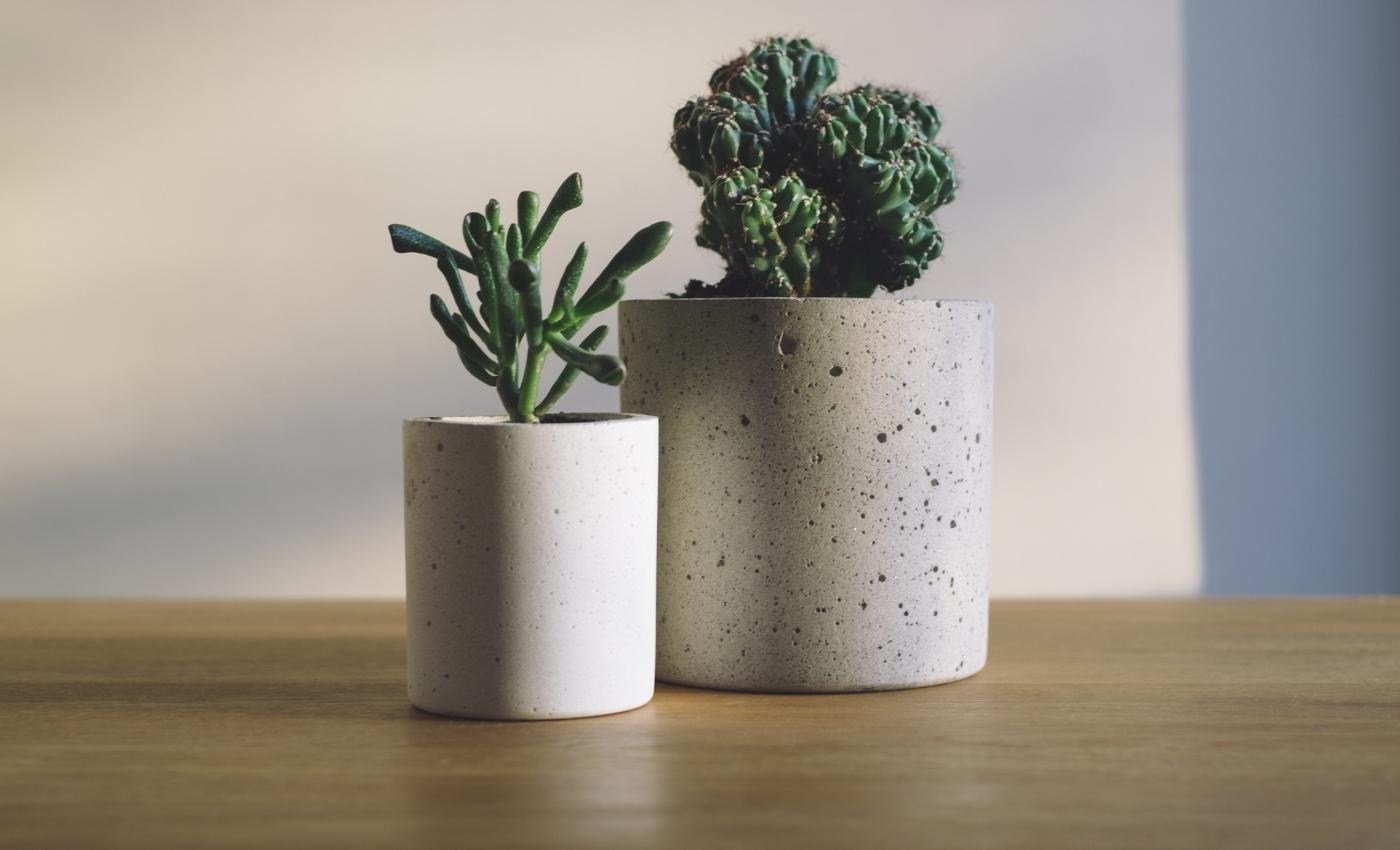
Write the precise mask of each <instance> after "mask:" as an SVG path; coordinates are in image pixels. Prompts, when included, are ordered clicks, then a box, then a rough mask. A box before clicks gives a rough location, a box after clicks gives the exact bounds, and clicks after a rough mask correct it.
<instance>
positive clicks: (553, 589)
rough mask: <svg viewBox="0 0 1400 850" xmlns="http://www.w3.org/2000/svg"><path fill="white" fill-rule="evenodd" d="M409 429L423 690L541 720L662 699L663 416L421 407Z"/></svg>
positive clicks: (414, 695)
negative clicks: (459, 412)
mask: <svg viewBox="0 0 1400 850" xmlns="http://www.w3.org/2000/svg"><path fill="white" fill-rule="evenodd" d="M403 442H404V536H405V544H406V554H407V573H408V575H407V579H408V693H409V699H410V700H411V701H412V702H413V704H414V705H416V706H418V707H419V708H421V709H424V710H426V711H431V712H434V713H436V714H450V715H456V716H461V717H476V718H490V719H513V720H533V719H547V718H562V717H583V716H587V715H595V714H610V713H612V712H616V711H626V710H627V709H630V708H636V707H637V706H640V705H644V704H645V703H646V702H647V701H648V700H650V699H651V696H652V691H653V687H654V678H655V646H656V636H655V623H656V472H657V466H656V464H657V426H656V420H655V419H654V418H652V417H650V416H634V415H626V414H588V415H580V416H567V415H561V416H551V417H548V418H547V419H546V421H545V422H543V423H538V424H529V425H523V424H514V423H510V422H507V421H505V420H504V419H503V418H501V417H468V418H427V419H409V420H407V421H405V422H404V426H403Z"/></svg>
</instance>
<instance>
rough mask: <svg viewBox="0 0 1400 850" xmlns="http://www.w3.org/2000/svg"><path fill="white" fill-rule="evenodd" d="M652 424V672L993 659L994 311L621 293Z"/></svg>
mask: <svg viewBox="0 0 1400 850" xmlns="http://www.w3.org/2000/svg"><path fill="white" fill-rule="evenodd" d="M620 340H621V343H620V344H621V349H622V354H623V357H624V359H625V360H626V362H627V367H628V370H629V378H628V381H627V383H626V384H624V385H623V389H622V401H623V406H624V408H625V409H627V410H636V411H638V412H642V413H649V414H652V415H655V416H658V417H659V418H660V420H661V482H660V486H661V495H660V511H661V519H660V528H659V532H658V534H659V537H658V541H659V553H658V567H659V573H658V609H657V615H658V616H657V623H658V626H657V674H658V676H659V678H661V679H663V680H665V681H669V682H676V683H679V684H686V685H698V686H702V687H714V688H729V689H737V690H757V691H779V692H785V691H791V692H821V691H864V690H888V689H897V688H908V687H918V686H923V685H934V684H939V683H942V682H950V681H953V680H956V679H962V678H965V677H967V676H970V675H972V674H973V673H975V672H977V671H978V670H979V669H981V667H982V665H983V664H984V663H985V662H986V656H987V554H988V530H989V520H990V510H991V507H990V495H991V486H990V481H991V457H992V307H991V304H989V303H986V302H979V301H915V300H878V301H877V300H867V299H834V298H833V299H827V298H815V299H782V298H776V299H775V298H758V299H675V300H654V301H625V302H623V303H622V305H621V334H620Z"/></svg>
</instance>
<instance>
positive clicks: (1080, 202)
mask: <svg viewBox="0 0 1400 850" xmlns="http://www.w3.org/2000/svg"><path fill="white" fill-rule="evenodd" d="M697 8H699V7H697V6H696V5H695V4H685V5H681V4H662V3H654V2H653V3H615V4H614V3H606V4H605V3H558V4H550V3H543V2H535V3H528V4H526V3H514V4H491V5H489V6H488V5H486V4H475V3H468V2H456V3H442V4H429V3H412V2H394V3H388V2H383V3H353V4H352V3H329V2H328V3H323V4H302V3H271V2H268V3H221V4H214V3H206V4H193V3H191V4H175V3H140V2H123V3H107V2H101V3H98V2H94V3H89V4H59V3H39V2H34V3H19V4H15V3H7V4H4V6H3V8H2V9H0V12H3V14H4V17H5V20H6V24H5V26H4V27H3V28H0V68H3V73H0V108H2V110H0V114H3V115H4V116H5V131H4V132H3V133H0V178H3V183H2V184H0V185H3V186H4V191H3V192H0V387H3V392H0V594H67V595H103V594H126V595H141V594H169V595H196V594H228V595H282V594H297V595H308V594H310V595H322V594H324V595H374V594H392V593H398V592H400V589H401V570H402V562H401V558H402V554H401V531H400V525H399V523H400V515H399V496H398V493H397V489H396V488H397V486H398V483H397V476H398V424H397V421H398V419H400V418H401V417H403V416H405V415H418V414H434V413H449V412H451V413H458V412H467V411H477V410H490V409H491V408H493V407H494V398H493V397H492V396H491V394H490V393H489V392H488V391H486V390H484V388H481V387H479V386H477V385H475V384H473V383H472V382H470V380H469V379H468V378H467V376H465V375H464V374H463V373H462V371H461V369H460V367H459V366H458V365H457V364H456V362H455V358H454V357H453V356H452V354H451V352H450V350H449V349H448V348H446V346H445V343H444V342H443V341H442V340H441V339H440V338H439V336H438V333H437V331H436V329H435V328H434V327H433V326H432V324H431V321H430V320H429V318H428V317H427V315H426V304H425V302H426V299H427V294H428V292H429V291H431V290H432V289H433V288H434V287H435V285H436V275H435V272H434V270H433V269H432V266H431V263H428V262H427V261H424V260H422V259H421V258H416V257H414V258H405V257H399V256H396V255H393V254H392V253H391V252H390V251H389V248H388V240H387V237H386V235H385V232H384V225H385V224H387V223H388V222H390V221H404V222H408V223H411V224H414V225H416V226H419V227H421V228H423V229H425V230H428V231H430V232H435V233H439V234H441V235H443V236H451V235H452V234H453V232H454V231H455V230H456V228H457V225H458V222H459V220H460V216H461V213H462V212H464V211H465V210H466V209H467V208H468V207H476V206H478V205H479V204H481V203H482V202H483V201H484V200H485V199H486V198H488V197H491V196H493V195H494V196H497V197H501V198H506V197H510V196H513V194H514V192H515V191H516V190H517V189H519V188H522V187H527V186H528V187H532V188H535V189H537V190H539V191H541V192H548V191H550V190H551V189H552V187H553V186H554V185H555V184H556V183H557V182H558V180H559V179H560V178H562V177H563V176H564V175H565V174H567V173H568V172H570V171H572V170H579V171H581V172H583V174H584V176H585V183H586V189H587V191H586V195H587V202H586V204H585V207H584V209H583V210H582V211H581V214H580V213H575V214H573V217H572V218H571V219H567V220H566V222H565V224H564V225H563V226H562V228H561V231H560V235H559V237H558V239H557V241H558V242H559V244H558V245H556V248H557V249H558V250H556V251H555V252H554V253H553V254H552V255H550V256H547V257H546V260H547V262H550V263H551V266H552V268H553V269H555V270H556V271H557V269H558V268H559V263H560V261H561V257H560V254H561V253H562V252H563V251H564V250H566V249H567V248H568V247H569V245H568V240H576V239H584V238H586V239H588V240H589V241H590V243H591V244H592V245H594V246H595V250H597V251H598V252H602V251H605V250H608V249H610V248H611V247H612V246H616V245H617V244H620V242H621V240H623V239H625V238H626V236H627V235H629V234H630V233H631V231H632V230H634V229H635V228H636V227H638V226H640V225H642V224H645V223H647V222H649V221H652V220H655V219H658V218H669V219H671V220H673V221H675V222H676V223H677V224H678V225H679V229H680V230H681V232H682V233H688V232H689V230H690V228H691V226H692V225H693V222H694V221H695V217H696V208H697V204H698V198H697V196H696V194H695V192H694V190H693V189H692V187H691V186H690V185H689V183H688V182H687V181H686V179H685V177H684V176H683V174H682V173H681V172H680V169H679V167H678V166H676V165H675V164H674V163H673V161H672V160H671V158H670V155H669V153H668V151H667V149H666V142H667V131H668V128H669V124H670V115H671V112H672V111H673V109H674V108H675V107H676V106H678V105H679V104H680V103H681V102H682V101H683V100H684V99H685V98H686V97H687V96H688V95H690V94H692V93H695V92H698V91H699V90H700V89H701V87H702V86H703V83H704V81H705V79H706V77H707V75H708V73H709V71H710V69H711V68H712V67H713V65H714V64H716V62H717V61H720V60H723V59H726V58H728V57H729V55H730V54H731V53H732V52H734V51H735V49H736V48H737V47H738V46H739V45H740V44H741V43H743V42H745V41H746V40H748V39H750V38H752V37H754V36H758V35H762V34H766V33H770V32H784V31H793V30H800V31H804V32H806V33H809V34H811V35H812V36H814V37H816V38H817V39H818V40H820V41H822V42H824V43H826V44H827V45H828V46H829V47H830V48H831V49H832V50H833V51H834V52H835V53H836V54H837V56H838V57H839V58H840V60H841V62H842V80H843V81H844V82H845V83H847V84H850V83H854V82H857V81H863V80H874V81H877V82H892V83H900V84H904V85H907V86H909V87H913V88H916V89H920V90H923V91H924V92H926V93H928V94H930V95H932V96H933V98H934V99H935V100H936V101H937V102H938V103H939V104H940V105H941V106H942V107H943V109H944V112H945V126H946V130H945V134H946V138H947V140H948V142H949V143H951V144H952V146H953V148H954V150H955V152H956V153H957V154H958V156H959V158H960V160H961V164H962V169H963V174H964V177H965V179H964V187H963V192H962V194H961V196H960V198H959V200H958V201H957V203H955V204H954V205H953V206H951V207H949V208H948V210H947V211H946V214H944V215H943V216H942V221H943V224H944V226H945V229H946V231H947V235H948V246H949V247H948V252H947V256H946V259H945V260H943V261H942V262H940V263H939V264H937V265H936V266H935V268H933V269H932V270H931V271H930V273H929V274H928V275H927V277H926V278H925V279H924V281H923V282H922V283H921V284H920V285H919V287H918V288H917V289H916V290H914V292H915V293H917V295H918V296H920V297H929V298H934V297H975V298H988V299H992V300H994V301H995V302H996V303H997V320H998V329H997V332H998V376H997V392H998V410H997V417H998V423H997V436H998V442H997V453H998V455H997V467H996V496H995V499H996V503H995V510H996V516H995V528H996V532H995V535H996V536H995V541H994V574H995V579H994V590H995V591H996V592H997V593H1000V594H1003V595H1007V594H1070V595H1076V594H1111V593H1188V592H1193V591H1195V590H1196V589H1197V588H1198V586H1199V582H1200V567H1199V563H1198V555H1197V532H1196V509H1195V497H1194V491H1193V487H1194V481H1193V475H1192V471H1191V470H1192V449H1191V444H1190V436H1189V431H1188V411H1187V402H1186V399H1187V388H1186V377H1185V375H1186V373H1185V340H1186V330H1185V319H1184V316H1185V271H1184V268H1185V251H1184V244H1183V235H1182V234H1183V223H1182V203H1183V202H1182V164H1181V126H1180V125H1181V109H1180V104H1179V101H1180V83H1179V76H1180V61H1179V58H1178V23H1177V19H1178V10H1177V8H1176V5H1175V3H1160V4H1155V5H1149V4H1120V3H1092V4H1081V3H1069V4H1066V3H1057V4H1038V3H1024V4H1010V3H992V4H975V5H974V4H951V3H949V4H936V3H917V4H916V3H881V2H866V3H861V4H855V5H852V4H829V5H827V4H815V3H811V2H806V3H788V4H780V3H763V4H758V3H739V2H727V0H726V2H710V3H706V4H705V6H704V8H705V9H706V10H707V11H706V13H705V14H704V15H697V14H695V10H696V9H697ZM717 268H718V267H717V264H716V262H715V260H714V258H713V257H711V256H709V255H707V254H705V253H703V252H701V251H700V250H699V249H698V248H696V247H694V246H693V245H691V244H690V243H689V240H688V239H685V238H681V239H678V240H677V242H676V244H675V245H674V246H673V247H672V249H671V250H670V251H669V252H668V253H667V254H666V255H665V256H664V257H663V258H662V260H661V261H659V262H658V263H657V264H655V265H654V266H653V267H651V268H650V269H649V270H648V272H647V273H646V274H645V275H644V276H642V277H641V278H640V279H638V280H636V281H635V283H634V284H633V286H632V290H631V292H632V294H633V295H636V296H655V295H659V294H661V293H663V292H667V291H671V290H674V289H676V288H678V287H679V286H680V285H682V284H683V282H684V281H685V280H686V279H687V278H689V277H691V276H699V277H712V276H713V275H714V274H715V272H716V270H717ZM580 386H582V385H580ZM573 402H574V406H575V407H592V408H608V407H611V406H613V405H614V404H615V403H616V394H615V392H614V391H612V390H605V389H602V388H596V387H589V388H587V389H582V390H579V391H577V392H576V394H575V395H574V396H573Z"/></svg>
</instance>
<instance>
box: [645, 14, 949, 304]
mask: <svg viewBox="0 0 1400 850" xmlns="http://www.w3.org/2000/svg"><path fill="white" fill-rule="evenodd" d="M835 80H836V60H835V59H834V58H832V57H831V56H830V55H829V54H827V53H826V52H825V51H823V50H821V49H819V48H817V47H815V46H813V45H812V43H811V42H810V41H808V40H807V39H805V38H795V39H786V38H769V39H767V40H765V41H761V42H759V43H758V44H757V45H755V46H754V47H753V49H751V50H750V51H748V52H747V53H745V54H743V55H741V56H740V57H739V58H737V59H735V60H734V61H732V62H729V63H728V64H726V65H723V66H722V67H720V68H719V69H718V70H716V71H715V72H714V74H713V75H712V76H711V77H710V94H708V95H706V96H704V97H700V98H695V99H693V100H691V101H689V102H688V103H686V104H685V105H684V106H682V107H681V108H680V110H679V111H677V112H676V116H675V121H674V123H673V131H674V132H673V133H672V136H671V150H672V151H673V152H674V153H675V155H676V158H677V159H678V160H679V161H680V163H681V165H682V166H684V167H685V169H686V171H687V173H688V174H689V175H690V179H691V180H692V181H694V182H695V183H696V185H698V186H699V187H700V188H701V190H702V191H703V193H704V198H703V201H702V202H701V207H700V218H701V223H700V228H699V233H698V235H697V236H696V238H695V241H696V243H697V244H699V245H700V246H701V247H704V248H710V249H712V250H714V251H717V252H719V254H720V255H721V256H722V257H723V258H724V261H725V266H726V270H725V276H724V278H723V279H722V280H721V281H719V282H718V283H715V284H707V283H702V282H700V281H691V283H690V285H689V286H687V287H686V291H685V293H684V295H686V296H696V297H703V296H729V297H745V296H852V297H866V296H869V295H872V294H873V293H874V292H875V290H876V289H877V288H883V289H886V290H890V291H894V290H897V289H902V288H904V287H906V286H908V285H909V284H911V283H913V282H914V281H915V280H917V279H918V277H919V275H921V274H922V273H923V271H924V270H925V269H926V268H927V267H928V264H929V263H930V262H931V261H932V260H935V259H937V258H938V256H939V255H940V254H942V252H943V239H942V237H941V236H940V235H939V232H938V228H937V226H936V225H935V224H934V221H933V213H934V211H935V210H936V209H938V208H939V207H941V206H943V205H944V204H946V203H948V202H950V201H952V200H953V195H954V193H955V192H956V189H957V175H956V172H955V171H954V167H953V160H952V158H951V157H950V156H949V154H948V151H947V150H946V149H944V148H942V147H940V146H939V145H938V144H936V143H935V142H934V138H935V137H936V136H937V135H938V130H939V127H940V126H941V121H940V119H939V115H938V110H937V109H936V108H934V107H933V106H932V105H931V104H928V103H924V102H922V101H921V100H920V99H919V98H918V97H916V96H915V95H912V94H910V93H908V92H904V91H900V90H898V89H891V88H882V87H877V86H860V87H858V88H855V89H852V90H851V91H848V92H845V93H844V94H828V93H827V89H828V88H829V87H830V86H831V84H832V83H833V82H835Z"/></svg>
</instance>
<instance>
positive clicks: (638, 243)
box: [389, 174, 671, 422]
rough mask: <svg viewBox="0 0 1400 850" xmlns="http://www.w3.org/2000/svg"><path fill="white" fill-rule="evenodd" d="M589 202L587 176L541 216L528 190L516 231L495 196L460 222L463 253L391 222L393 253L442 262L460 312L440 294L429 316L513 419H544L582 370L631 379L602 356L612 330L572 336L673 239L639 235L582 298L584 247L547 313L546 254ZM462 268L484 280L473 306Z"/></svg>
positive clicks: (661, 231) (664, 227)
mask: <svg viewBox="0 0 1400 850" xmlns="http://www.w3.org/2000/svg"><path fill="white" fill-rule="evenodd" d="M582 203H583V178H582V177H580V176H579V175H578V174H572V175H570V176H569V177H568V178H567V179H565V180H564V182H563V183H562V184H561V185H560V186H559V189H558V191H556V192H555V193H554V197H553V198H551V199H550V201H549V203H548V204H547V205H546V206H545V208H544V212H543V213H542V214H541V213H540V199H539V196H538V195H536V194H535V193H534V192H521V193H520V196H519V198H518V199H517V202H516V217H517V221H516V223H514V224H511V225H503V224H502V222H501V205H500V204H499V203H498V202H497V201H496V200H495V199H492V200H491V201H490V203H488V204H487V205H486V209H485V211H484V212H482V213H475V212H472V213H467V215H466V217H465V218H464V219H463V220H462V237H463V239H464V240H465V242H466V244H467V252H468V253H465V254H464V253H462V252H461V251H459V250H457V249H456V248H453V247H451V246H449V245H447V244H445V243H443V242H440V241H438V240H437V239H434V238H433V237H431V236H428V235H426V234H424V233H420V232H419V231H417V230H414V229H413V228H411V227H408V226H406V225H402V224H391V225H389V238H390V241H391V243H392V244H393V247H394V250H395V251H397V252H399V253H401V254H403V253H414V254H426V255H427V256H429V257H433V258H434V259H436V260H437V267H438V271H439V272H440V273H441V274H442V276H443V278H444V279H445V280H446V281H447V289H448V291H449V293H450V294H451V296H452V303H453V304H454V305H455V306H456V312H453V309H452V308H451V307H449V306H448V305H447V302H446V301H444V300H443V299H442V298H441V297H439V296H438V295H436V294H434V295H433V296H432V297H431V298H429V300H428V308H429V311H430V312H431V313H432V316H433V319H434V320H435V321H437V323H438V326H439V327H440V328H442V332H443V334H444V335H445V336H446V337H447V338H448V340H449V341H451V342H452V344H453V346H454V347H455V348H456V349H457V356H458V358H459V359H460V360H461V361H462V365H463V366H464V367H465V368H466V370H467V372H468V373H470V374H471V375H472V376H473V377H475V378H476V379H477V380H479V381H481V382H482V383H484V384H487V385H488V386H492V387H495V388H496V392H497V394H498V395H499V396H500V398H501V403H502V405H504V407H505V410H506V414H507V415H508V416H509V417H510V419H511V421H512V422H537V421H539V419H540V417H542V416H544V415H545V413H546V412H547V411H549V410H550V409H551V408H552V407H553V406H554V405H555V404H556V403H557V402H558V401H559V399H560V398H561V397H563V395H564V393H565V392H566V391H568V389H569V387H570V386H572V385H573V383H574V381H575V380H577V378H578V376H579V374H580V373H582V374H586V375H588V376H589V377H591V378H593V379H595V380H598V381H602V382H603V383H605V384H612V385H614V386H616V385H617V384H620V383H622V381H623V379H624V378H625V377H626V370H625V369H624V368H623V365H622V361H621V360H620V359H618V358H617V357H615V356H613V355H611V354H599V353H598V346H599V345H601V344H602V342H603V339H604V338H605V337H606V336H607V334H608V328H607V326H606V325H601V326H599V327H597V328H595V329H594V330H593V331H592V332H591V333H589V334H588V335H587V336H585V337H584V338H583V341H582V342H580V343H574V342H573V338H574V337H575V336H576V335H577V334H578V332H579V331H580V330H582V328H583V326H584V325H585V324H587V323H588V322H589V320H591V319H592V318H593V317H594V316H596V315H597V314H598V313H601V312H602V311H604V310H606V309H608V308H609V307H611V306H613V305H614V304H616V303H617V302H618V301H620V300H621V299H622V293H623V288H624V284H625V283H626V281H627V278H628V277H629V276H630V275H631V274H632V273H633V272H635V271H637V269H639V268H641V267H642V266H644V265H646V264H647V263H649V262H651V261H652V260H654V259H656V257H657V256H658V255H660V253H661V252H662V251H663V250H664V249H665V248H666V245H667V243H669V242H670V241H671V223H670V222H667V221H658V222H656V223H655V224H653V225H650V226H649V227H645V228H643V229H642V230H640V231H638V232H637V234H636V235H635V236H633V237H632V238H631V239H629V240H628V241H627V244H626V245H623V246H622V249H621V250H619V251H618V252H617V254H616V255H614V256H613V258H612V260H611V261H609V262H608V264H607V266H605V267H604V268H603V271H602V272H600V273H599V274H598V276H597V278H595V279H594V281H593V282H592V283H591V284H589V286H588V288H587V289H585V290H584V292H583V294H582V295H581V296H579V297H578V298H577V299H575V297H574V296H575V293H576V292H577V291H578V285H579V282H580V281H581V280H582V279H583V268H584V263H585V262H586V261H587V259H588V248H587V246H586V245H585V244H583V243H579V246H578V249H577V250H576V251H575V252H574V256H573V259H571V260H570V261H569V262H568V264H567V265H566V266H565V267H564V274H563V277H562V278H561V280H560V283H559V287H558V289H557V290H555V293H554V300H553V301H552V302H551V304H550V308H549V312H548V313H546V312H545V310H544V302H543V300H542V296H541V294H540V267H539V258H540V251H541V250H542V249H543V248H544V245H545V243H546V242H547V241H548V240H549V237H550V235H551V234H553V232H554V228H555V227H556V226H557V225H558V223H559V219H560V218H562V217H563V215H564V213H566V212H568V211H569V210H572V209H575V208H576V207H578V206H580V205H581V204H582ZM463 272H465V273H466V274H468V275H473V276H475V277H476V281H477V291H476V303H477V306H476V308H475V309H473V306H472V302H471V299H470V298H469V297H468V295H467V290H466V287H465V285H464V284H463V281H462V273H463ZM522 344H523V346H524V350H523V352H522V350H521V346H522ZM551 351H552V352H554V353H555V354H556V355H558V357H559V358H560V359H561V360H563V361H564V364H565V366H564V368H563V370H561V371H560V373H559V376H558V378H556V379H555V381H554V384H553V385H552V386H551V387H550V389H549V390H548V392H546V393H545V395H544V397H543V398H539V389H540V378H541V375H542V373H543V371H544V364H545V361H546V359H548V356H549V353H550V352H551ZM522 353H523V357H522V356H521V355H522ZM537 399H538V400H537Z"/></svg>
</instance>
